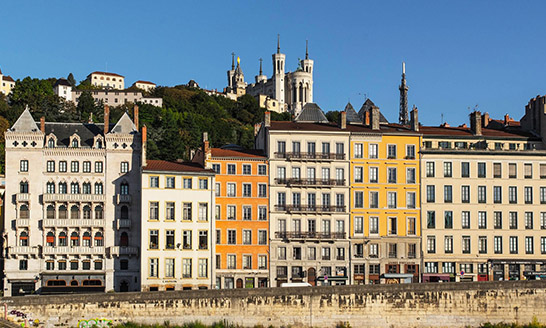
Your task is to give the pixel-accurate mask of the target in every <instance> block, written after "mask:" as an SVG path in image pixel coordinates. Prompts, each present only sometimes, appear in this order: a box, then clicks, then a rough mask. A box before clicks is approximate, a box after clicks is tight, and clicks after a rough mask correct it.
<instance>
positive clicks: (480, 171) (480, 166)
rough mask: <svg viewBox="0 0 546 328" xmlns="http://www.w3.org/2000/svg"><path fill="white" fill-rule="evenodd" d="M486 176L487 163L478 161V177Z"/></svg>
mask: <svg viewBox="0 0 546 328" xmlns="http://www.w3.org/2000/svg"><path fill="white" fill-rule="evenodd" d="M485 176H486V170H485V163H483V162H479V163H478V178H485Z"/></svg>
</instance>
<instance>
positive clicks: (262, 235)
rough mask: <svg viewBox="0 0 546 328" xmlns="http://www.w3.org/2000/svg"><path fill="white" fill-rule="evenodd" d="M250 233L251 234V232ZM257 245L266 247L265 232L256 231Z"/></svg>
mask: <svg viewBox="0 0 546 328" xmlns="http://www.w3.org/2000/svg"><path fill="white" fill-rule="evenodd" d="M249 231H250V230H249ZM250 232H251V233H252V231H250ZM250 239H252V236H250ZM258 245H267V230H258Z"/></svg>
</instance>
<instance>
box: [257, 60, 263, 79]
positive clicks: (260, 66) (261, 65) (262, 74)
mask: <svg viewBox="0 0 546 328" xmlns="http://www.w3.org/2000/svg"><path fill="white" fill-rule="evenodd" d="M259 60H260V74H258V75H263V74H262V61H263V59H261V58H260V59H259Z"/></svg>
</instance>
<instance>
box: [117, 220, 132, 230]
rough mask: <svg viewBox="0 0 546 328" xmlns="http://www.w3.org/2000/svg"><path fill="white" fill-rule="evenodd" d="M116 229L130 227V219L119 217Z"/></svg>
mask: <svg viewBox="0 0 546 328" xmlns="http://www.w3.org/2000/svg"><path fill="white" fill-rule="evenodd" d="M117 226H118V229H131V220H129V219H119V220H117Z"/></svg>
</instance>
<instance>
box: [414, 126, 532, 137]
mask: <svg viewBox="0 0 546 328" xmlns="http://www.w3.org/2000/svg"><path fill="white" fill-rule="evenodd" d="M419 132H421V133H422V134H423V135H424V136H450V137H469V138H470V137H474V136H475V135H474V134H473V133H472V131H471V130H470V128H468V127H461V126H459V127H448V126H421V127H420V128H419ZM478 137H499V138H531V137H534V136H533V135H532V134H531V133H529V132H526V131H523V130H515V129H513V130H511V131H503V130H497V129H488V128H482V135H481V136H478Z"/></svg>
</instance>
